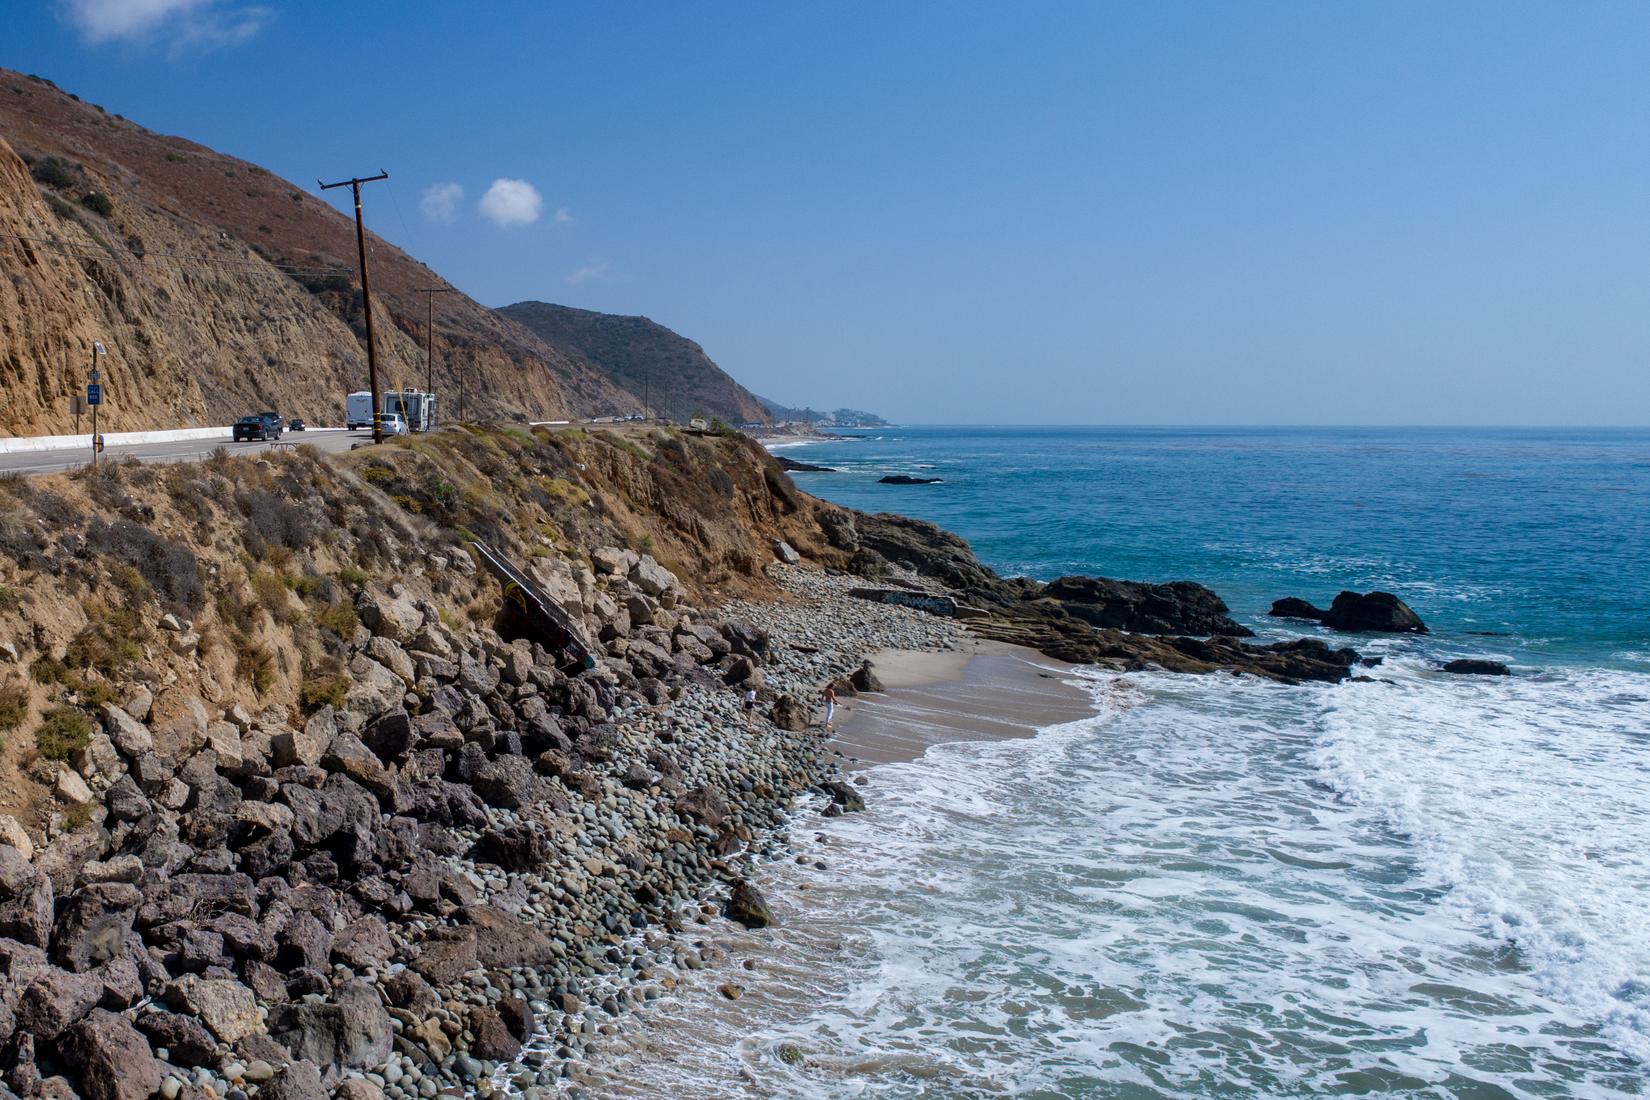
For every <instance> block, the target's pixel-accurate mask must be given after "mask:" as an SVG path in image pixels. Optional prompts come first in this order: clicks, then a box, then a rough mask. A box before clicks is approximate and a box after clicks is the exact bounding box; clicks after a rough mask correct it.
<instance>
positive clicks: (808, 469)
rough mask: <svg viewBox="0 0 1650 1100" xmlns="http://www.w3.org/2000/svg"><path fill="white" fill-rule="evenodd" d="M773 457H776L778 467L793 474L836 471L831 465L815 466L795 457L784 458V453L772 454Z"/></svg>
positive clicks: (830, 472) (832, 472)
mask: <svg viewBox="0 0 1650 1100" xmlns="http://www.w3.org/2000/svg"><path fill="white" fill-rule="evenodd" d="M774 458H776V459H778V461H779V468H780V469H781V470H784V471H785V472H787V473H794V474H834V473H836V469H835V468H834V467H831V466H815V465H814V464H813V463H811V462H798V461H797V460H796V459H794V458H786V457H785V456H784V455H774Z"/></svg>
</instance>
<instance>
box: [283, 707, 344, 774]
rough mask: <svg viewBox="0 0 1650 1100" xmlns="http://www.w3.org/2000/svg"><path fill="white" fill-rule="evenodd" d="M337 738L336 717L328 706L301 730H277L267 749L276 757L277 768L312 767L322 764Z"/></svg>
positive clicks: (310, 717)
mask: <svg viewBox="0 0 1650 1100" xmlns="http://www.w3.org/2000/svg"><path fill="white" fill-rule="evenodd" d="M336 736H338V716H337V714H336V713H335V712H334V711H333V709H332V707H331V706H324V707H322V708H321V709H320V710H318V711H316V712H315V713H314V714H312V715H310V716H309V720H308V721H306V722H305V723H304V728H303V729H301V730H294V729H281V730H277V731H276V732H275V734H274V736H272V737H271V738H270V739H269V748H270V751H271V752H273V753H274V754H275V766H276V767H278V768H285V767H291V766H293V765H302V766H304V767H311V768H312V767H314V766H315V765H317V764H319V763H320V762H321V757H323V756H325V755H326V751H327V749H329V748H331V747H332V739H333V738H334V737H336Z"/></svg>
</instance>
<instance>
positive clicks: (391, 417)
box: [378, 413, 407, 435]
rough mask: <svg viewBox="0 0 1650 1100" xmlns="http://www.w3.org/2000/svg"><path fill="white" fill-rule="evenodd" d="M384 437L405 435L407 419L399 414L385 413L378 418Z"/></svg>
mask: <svg viewBox="0 0 1650 1100" xmlns="http://www.w3.org/2000/svg"><path fill="white" fill-rule="evenodd" d="M378 423H379V425H380V426H381V427H382V428H383V430H384V434H385V435H406V434H407V419H406V417H404V416H402V415H401V414H400V413H385V414H384V415H383V416H380V417H379V418H378Z"/></svg>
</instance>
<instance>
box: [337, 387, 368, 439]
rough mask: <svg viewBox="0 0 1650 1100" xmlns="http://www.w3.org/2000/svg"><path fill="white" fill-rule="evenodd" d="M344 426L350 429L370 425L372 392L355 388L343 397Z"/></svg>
mask: <svg viewBox="0 0 1650 1100" xmlns="http://www.w3.org/2000/svg"><path fill="white" fill-rule="evenodd" d="M344 426H345V427H346V428H348V429H349V430H350V431H352V432H353V431H354V430H355V429H357V428H371V427H372V394H371V393H370V392H369V391H367V390H357V391H356V392H354V393H352V394H350V395H349V396H348V397H346V398H345V399H344Z"/></svg>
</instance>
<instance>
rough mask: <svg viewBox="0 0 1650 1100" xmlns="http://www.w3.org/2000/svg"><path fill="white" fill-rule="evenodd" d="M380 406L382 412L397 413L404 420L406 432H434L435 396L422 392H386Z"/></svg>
mask: <svg viewBox="0 0 1650 1100" xmlns="http://www.w3.org/2000/svg"><path fill="white" fill-rule="evenodd" d="M381 404H382V408H383V411H384V412H386V413H399V414H400V415H401V416H402V418H403V419H405V420H406V422H407V430H408V431H413V432H433V431H435V428H436V422H435V394H433V393H426V392H425V391H423V390H386V391H384V396H383V401H382V403H381Z"/></svg>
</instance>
